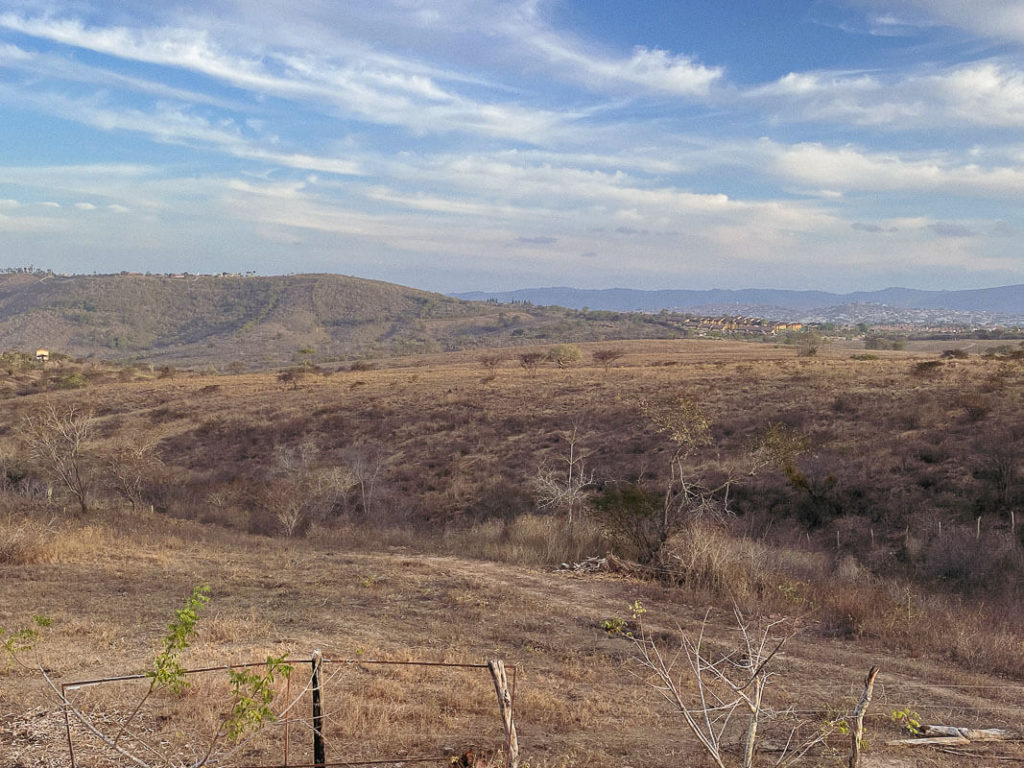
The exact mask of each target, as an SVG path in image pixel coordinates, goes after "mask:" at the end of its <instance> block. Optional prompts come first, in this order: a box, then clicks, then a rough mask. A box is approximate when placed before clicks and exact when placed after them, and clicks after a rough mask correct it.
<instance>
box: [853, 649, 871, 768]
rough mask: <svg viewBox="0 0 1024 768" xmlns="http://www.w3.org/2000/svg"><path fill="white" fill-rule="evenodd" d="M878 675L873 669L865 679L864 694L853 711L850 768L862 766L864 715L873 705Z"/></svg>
mask: <svg viewBox="0 0 1024 768" xmlns="http://www.w3.org/2000/svg"><path fill="white" fill-rule="evenodd" d="M877 674H878V667H872V668H871V671H870V672H868V676H867V677H866V678H865V679H864V693H862V694H861V697H860V701H859V702H857V707H856V709H854V710H853V728H852V730H851V733H850V741H851V744H850V768H858V766H859V765H860V745H861V742H862V741H863V740H864V713H865V712H866V711H867V709H868V705H869V704H870V703H871V693H872V691H873V690H874V687H875V675H877Z"/></svg>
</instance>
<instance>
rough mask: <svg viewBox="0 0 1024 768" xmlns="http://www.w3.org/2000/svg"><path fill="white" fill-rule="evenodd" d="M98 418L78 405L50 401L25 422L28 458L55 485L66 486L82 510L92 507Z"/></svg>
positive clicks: (22, 427) (23, 426) (22, 435)
mask: <svg viewBox="0 0 1024 768" xmlns="http://www.w3.org/2000/svg"><path fill="white" fill-rule="evenodd" d="M95 427H96V419H95V417H94V416H93V414H92V412H90V411H87V410H84V409H83V408H81V407H80V406H77V405H74V404H72V405H67V406H57V405H55V404H54V403H48V404H47V405H45V406H44V407H43V408H42V409H40V410H39V411H37V412H35V413H33V414H30V415H29V416H27V417H26V418H25V420H24V421H23V422H22V426H21V437H22V439H23V440H24V442H25V445H26V447H27V449H28V455H29V459H30V460H31V461H32V462H34V463H35V464H36V465H37V466H38V468H39V469H40V471H41V472H42V473H43V474H44V475H46V477H47V478H48V479H49V480H50V482H51V483H53V484H54V485H59V486H61V487H63V488H64V489H65V490H67V491H68V492H69V493H70V494H71V495H72V497H74V499H75V501H76V502H77V503H78V507H79V509H80V511H81V512H82V514H86V513H87V512H88V511H89V501H90V493H91V490H92V482H93V473H92V471H91V470H92V467H91V464H92V462H93V460H94V458H95V456H94V454H93V452H92V446H91V445H90V441H91V440H92V437H93V434H94V432H95Z"/></svg>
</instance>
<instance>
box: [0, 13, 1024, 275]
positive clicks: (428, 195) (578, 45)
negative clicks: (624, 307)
mask: <svg viewBox="0 0 1024 768" xmlns="http://www.w3.org/2000/svg"><path fill="white" fill-rule="evenodd" d="M1022 129H1024V0H1020V1H1018V0H971V1H970V2H967V1H966V0H891V1H889V2H882V1H881V0H877V1H876V0H806V1H804V2H798V1H796V0H778V1H777V2H763V1H762V0H757V1H755V0H748V1H746V2H739V1H738V0H736V1H730V0H717V1H713V0H699V1H697V0H694V1H689V0H675V1H671V2H670V1H669V0H649V1H647V2H641V1H639V0H632V1H631V0H614V1H613V0H572V1H569V0H365V1H363V0H344V1H342V0H288V1H287V2H285V0H206V1H205V2H176V1H175V0H165V1H163V2H160V3H153V2H151V1H150V0H118V2H99V1H97V0H69V1H68V2H61V3H56V2H46V1H45V0H3V2H0V266H23V265H28V264H33V265H35V266H37V267H42V268H50V269H54V270H56V271H59V272H94V271H96V272H113V271H120V270H130V271H154V272H178V271H189V272H221V271H229V272H234V271H243V272H244V271H256V272H259V273H264V274H283V273H289V272H338V273H343V274H351V275H357V276H361V277H370V278H375V279H381V280H388V281H392V282H398V283H402V284H405V285H412V286H416V287H422V288H427V289H431V290H441V291H460V290H504V289H511V288H523V287H536V286H547V285H570V286H575V287H581V288H603V287H613V286H621V287H631V288H712V287H736V288H739V287H778V288H794V289H811V288H813V289H823V290H831V291H839V292H845V291H853V290H870V289H876V288H883V287H886V286H891V285H900V286H906V287H914V288H927V289H957V288H978V287H986V286H992V285H1001V284H1008V283H1024V206H1022V205H1021V203H1022V200H1024V131H1022Z"/></svg>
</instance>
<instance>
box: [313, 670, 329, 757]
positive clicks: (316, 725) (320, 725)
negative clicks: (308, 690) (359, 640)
mask: <svg viewBox="0 0 1024 768" xmlns="http://www.w3.org/2000/svg"><path fill="white" fill-rule="evenodd" d="M323 661H324V659H323V655H322V654H321V653H320V651H319V650H316V651H313V658H312V664H313V679H312V683H311V685H312V688H313V764H314V765H317V766H323V765H325V764H326V763H327V756H326V755H325V753H324V713H323V705H322V704H321V701H320V667H321V666H322V664H323Z"/></svg>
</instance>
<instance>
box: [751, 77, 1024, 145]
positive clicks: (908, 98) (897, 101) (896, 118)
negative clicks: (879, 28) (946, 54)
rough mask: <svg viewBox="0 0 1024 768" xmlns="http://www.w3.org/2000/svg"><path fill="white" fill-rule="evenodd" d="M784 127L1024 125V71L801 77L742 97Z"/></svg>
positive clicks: (768, 85) (761, 88) (909, 128)
mask: <svg viewBox="0 0 1024 768" xmlns="http://www.w3.org/2000/svg"><path fill="white" fill-rule="evenodd" d="M743 98H744V99H745V100H747V101H751V102H756V103H758V104H759V105H760V106H761V107H762V108H764V109H767V110H769V111H770V112H771V113H773V114H774V115H775V117H776V119H781V120H786V121H793V122H796V121H827V122H835V123H843V122H847V123H853V124H855V125H861V126H884V127H888V128H892V129H896V130H915V129H921V128H927V127H934V126H935V125H946V126H955V125H977V126H994V127H1006V126H1024V69H1021V68H1019V67H1018V66H1016V65H1015V64H1012V63H1009V62H1006V61H1000V60H986V61H979V62H973V63H970V64H964V65H958V66H955V67H951V68H948V69H946V70H944V71H938V72H914V73H908V74H902V75H897V76H893V75H891V74H890V75H887V76H880V75H878V74H875V73H848V72H800V73H790V74H788V75H786V76H784V77H782V78H780V79H779V80H777V81H775V82H773V83H768V84H766V85H763V86H758V87H755V88H752V89H749V90H748V91H746V92H745V93H744V94H743Z"/></svg>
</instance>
